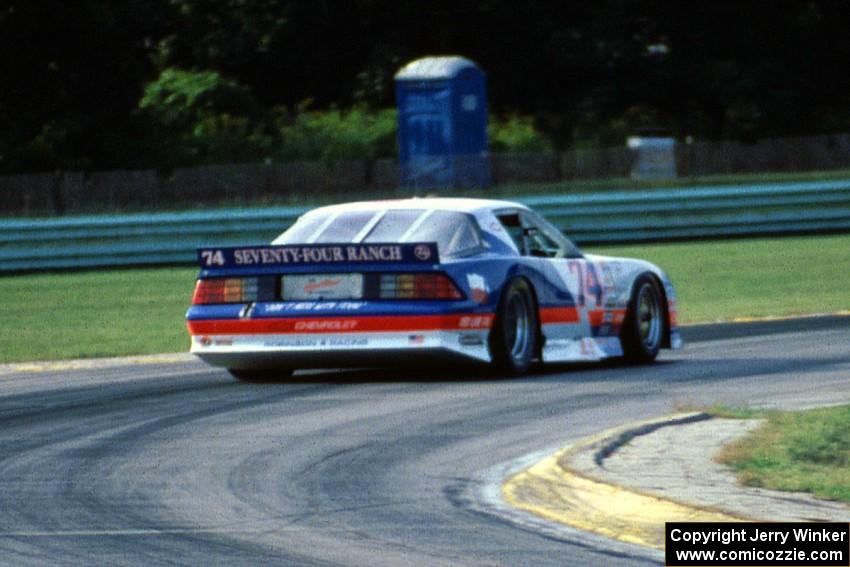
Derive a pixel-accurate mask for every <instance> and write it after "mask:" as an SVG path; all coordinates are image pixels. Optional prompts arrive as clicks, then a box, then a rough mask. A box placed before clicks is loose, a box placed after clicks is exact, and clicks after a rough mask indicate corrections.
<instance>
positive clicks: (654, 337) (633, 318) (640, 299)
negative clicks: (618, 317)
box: [620, 274, 665, 364]
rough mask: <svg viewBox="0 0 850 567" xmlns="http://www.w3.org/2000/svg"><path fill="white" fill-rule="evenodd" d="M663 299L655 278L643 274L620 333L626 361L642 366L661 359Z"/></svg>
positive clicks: (635, 288)
mask: <svg viewBox="0 0 850 567" xmlns="http://www.w3.org/2000/svg"><path fill="white" fill-rule="evenodd" d="M662 298H663V296H662V294H661V290H660V289H659V287H658V283H657V282H656V280H655V279H654V278H653V277H652V276H650V275H648V274H642V275H640V276H639V277H638V278H637V280H635V284H634V286H633V287H632V296H631V298H629V306H628V312H627V313H626V319H625V321H623V328H622V330H621V331H620V340H621V341H622V343H623V351H624V353H625V358H626V360H629V361H631V362H635V363H639V364H640V363H648V362H652V361H653V360H655V358H656V357H657V356H658V351H659V350H661V343H662V342H663V341H664V327H665V323H664V313H665V310H664V305H663V303H662V300H663V299H662Z"/></svg>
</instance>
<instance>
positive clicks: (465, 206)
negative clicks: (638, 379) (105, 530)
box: [186, 198, 682, 380]
mask: <svg viewBox="0 0 850 567" xmlns="http://www.w3.org/2000/svg"><path fill="white" fill-rule="evenodd" d="M198 261H199V263H200V267H201V271H200V275H199V276H198V280H197V283H196V286H195V292H194V296H193V298H192V306H191V307H190V308H189V310H188V312H187V314H186V319H187V325H188V329H189V334H190V335H191V341H192V342H191V352H193V353H195V354H196V355H197V356H199V357H200V358H201V359H203V360H204V361H206V362H208V363H210V364H212V365H216V366H222V367H225V368H227V369H228V370H229V371H230V372H231V374H233V375H234V376H235V377H237V378H239V379H246V380H262V379H266V378H277V379H280V378H283V377H285V376H288V375H289V374H290V373H291V372H292V371H293V370H295V369H301V368H339V367H377V366H396V365H400V364H402V363H413V364H418V362H419V361H421V360H424V359H430V360H450V361H463V362H474V363H480V364H489V365H491V366H492V368H493V369H494V370H495V371H496V372H498V373H500V374H505V375H521V374H525V373H527V372H528V371H529V370H530V369H531V368H532V366H533V365H535V364H538V363H548V362H570V361H594V360H601V359H605V358H610V357H625V358H627V359H629V360H632V361H635V362H640V363H645V362H650V361H653V360H654V359H655V358H656V356H657V355H658V352H659V349H661V348H664V347H666V348H673V349H677V348H680V347H681V346H682V339H681V336H680V334H679V331H678V329H677V326H676V294H675V292H674V290H673V286H672V284H671V283H670V281H669V279H668V278H667V276H666V275H665V274H664V272H663V271H662V270H661V269H659V268H658V267H657V266H655V265H653V264H651V263H649V262H645V261H642V260H634V259H626V258H613V257H605V256H597V255H592V254H584V253H582V252H581V250H579V248H578V247H577V246H576V245H575V244H573V243H572V242H571V241H570V240H569V239H568V238H567V237H566V236H564V234H563V233H562V231H560V230H558V229H557V228H556V227H554V226H553V225H551V224H550V223H549V222H547V221H546V220H545V219H543V218H542V217H541V216H540V215H538V214H536V213H535V212H534V211H532V210H531V209H529V208H528V207H526V206H524V205H522V204H518V203H514V202H509V201H499V200H490V199H460V198H421V199H420V198H413V199H402V200H392V201H371V202H359V203H349V204H343V205H333V206H327V207H321V208H318V209H314V210H312V211H310V212H308V213H306V214H304V215H303V216H301V217H300V218H299V219H298V220H297V221H296V222H295V223H294V224H293V225H292V226H291V227H290V228H289V229H288V230H286V231H285V232H284V233H283V234H281V235H280V236H279V237H277V238H276V239H275V240H274V241H273V242H272V243H271V244H270V245H259V246H240V247H220V248H216V247H209V248H202V249H199V250H198Z"/></svg>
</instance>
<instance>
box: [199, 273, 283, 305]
mask: <svg viewBox="0 0 850 567" xmlns="http://www.w3.org/2000/svg"><path fill="white" fill-rule="evenodd" d="M274 299H275V279H274V278H211V279H205V280H198V283H197V284H195V294H194V295H193V296H192V305H205V304H209V303H251V302H253V301H274Z"/></svg>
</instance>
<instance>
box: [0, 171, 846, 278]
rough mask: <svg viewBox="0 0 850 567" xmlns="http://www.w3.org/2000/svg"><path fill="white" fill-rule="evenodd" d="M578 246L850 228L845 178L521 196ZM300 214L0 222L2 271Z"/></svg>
mask: <svg viewBox="0 0 850 567" xmlns="http://www.w3.org/2000/svg"><path fill="white" fill-rule="evenodd" d="M517 201H519V202H522V203H525V204H527V205H529V206H531V207H532V208H534V209H535V210H537V211H538V212H540V213H541V214H542V215H543V216H545V217H546V218H548V219H549V220H550V221H551V222H552V223H554V224H555V225H556V226H559V227H561V228H562V229H563V230H564V232H565V233H566V234H567V235H568V236H569V237H570V238H572V239H573V240H574V241H576V242H578V243H579V244H594V243H619V242H644V241H661V240H675V239H710V238H728V237H736V236H746V235H775V234H798V233H817V232H834V231H850V180H840V181H823V182H810V183H783V184H771V185H746V186H717V187H689V188H687V189H666V190H653V191H619V192H605V193H593V194H582V195H540V196H533V197H525V198H519V199H517ZM306 210H307V208H306V207H267V208H257V209H225V210H213V211H202V212H183V213H156V214H127V215H97V216H79V217H62V218H50V219H9V220H0V272H13V271H31V270H48V269H63V268H81V267H96V266H142V265H151V264H189V263H193V262H194V261H195V249H196V248H198V247H201V246H209V245H218V246H227V245H238V244H244V243H248V242H257V243H259V242H269V241H270V240H272V239H273V238H274V237H275V236H277V235H278V234H280V233H281V232H283V231H284V230H285V229H286V228H287V227H288V226H289V225H290V224H292V222H294V220H295V219H296V218H297V217H298V216H299V215H300V214H302V213H303V212H304V211H306Z"/></svg>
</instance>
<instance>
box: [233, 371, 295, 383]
mask: <svg viewBox="0 0 850 567" xmlns="http://www.w3.org/2000/svg"><path fill="white" fill-rule="evenodd" d="M227 371H228V372H230V375H231V376H233V377H234V378H236V379H237V380H239V381H240V382H252V383H263V382H267V383H270V382H282V381H284V380H286V379H287V378H289V377H290V376H292V370H291V369H289V368H262V369H256V368H252V369H244V368H228V369H227Z"/></svg>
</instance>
